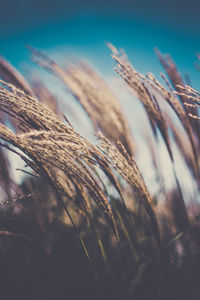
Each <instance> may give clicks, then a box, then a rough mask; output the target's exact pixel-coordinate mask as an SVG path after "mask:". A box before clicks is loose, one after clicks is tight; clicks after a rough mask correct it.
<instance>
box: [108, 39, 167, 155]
mask: <svg viewBox="0 0 200 300" xmlns="http://www.w3.org/2000/svg"><path fill="white" fill-rule="evenodd" d="M108 46H109V48H110V49H111V51H112V53H113V54H112V58H113V59H114V61H115V62H116V65H117V68H115V71H116V72H117V73H118V74H119V75H120V76H121V77H122V78H123V79H124V81H125V82H126V83H127V84H128V86H129V87H130V88H131V89H132V90H133V91H134V92H136V94H137V97H138V98H139V100H140V101H141V102H142V104H143V105H144V108H145V110H146V112H147V115H148V118H149V121H150V124H151V126H152V129H153V132H154V134H156V127H158V128H159V130H160V132H161V134H162V136H163V139H164V142H165V144H166V146H167V149H168V152H169V155H170V157H171V159H172V161H173V155H172V151H171V146H170V140H169V135H168V128H167V124H166V122H165V119H164V117H163V114H162V112H161V109H160V106H159V104H158V101H157V99H156V95H155V94H153V93H152V91H151V86H149V85H148V84H146V81H145V78H144V77H143V76H142V75H141V74H139V73H138V72H137V71H136V70H135V69H134V68H133V67H132V65H131V64H130V62H129V61H128V59H127V56H126V54H125V53H124V52H120V53H119V52H118V51H117V50H116V49H115V48H114V47H113V46H111V45H110V44H109V45H108Z"/></svg>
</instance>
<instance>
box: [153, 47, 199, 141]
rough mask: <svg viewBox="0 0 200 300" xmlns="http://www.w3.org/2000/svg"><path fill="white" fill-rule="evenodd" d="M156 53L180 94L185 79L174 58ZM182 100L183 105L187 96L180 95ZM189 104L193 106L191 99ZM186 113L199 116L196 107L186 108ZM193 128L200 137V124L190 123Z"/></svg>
mask: <svg viewBox="0 0 200 300" xmlns="http://www.w3.org/2000/svg"><path fill="white" fill-rule="evenodd" d="M155 52H156V54H157V56H158V58H159V60H160V63H161V64H162V66H163V68H164V69H165V71H166V73H167V75H168V77H169V79H170V81H171V83H172V85H173V87H174V89H175V90H176V91H177V92H178V93H179V92H181V90H180V86H184V82H183V79H182V78H181V75H180V74H179V72H178V70H177V68H176V65H175V63H174V62H173V60H172V58H171V57H170V55H162V53H161V52H160V51H159V50H158V49H155ZM179 97H180V100H181V102H182V104H183V103H184V102H185V101H186V96H185V95H182V94H181V93H180V94H179ZM188 102H189V103H190V104H193V103H192V102H191V100H190V99H188ZM186 112H187V113H188V114H189V113H190V114H192V115H197V109H196V107H191V106H190V107H189V106H188V107H186ZM190 122H191V125H192V128H193V129H194V131H195V132H196V134H197V135H198V136H199V134H200V128H199V124H197V123H196V122H194V121H193V120H191V121H190Z"/></svg>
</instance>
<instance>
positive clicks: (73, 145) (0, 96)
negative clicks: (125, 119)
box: [0, 82, 121, 236]
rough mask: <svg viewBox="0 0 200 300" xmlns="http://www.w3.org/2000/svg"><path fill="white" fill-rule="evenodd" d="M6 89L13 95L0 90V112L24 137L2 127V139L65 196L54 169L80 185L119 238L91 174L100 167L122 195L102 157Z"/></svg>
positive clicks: (27, 99)
mask: <svg viewBox="0 0 200 300" xmlns="http://www.w3.org/2000/svg"><path fill="white" fill-rule="evenodd" d="M2 83H3V82H2ZM3 84H4V85H5V83H3ZM7 87H9V88H10V89H12V91H9V90H7V89H6V88H4V87H3V86H1V87H0V108H1V109H2V110H3V111H6V112H8V113H9V114H10V115H12V116H13V117H15V118H17V120H18V121H19V123H20V127H21V128H22V130H24V131H25V132H26V133H24V134H19V135H15V134H14V133H13V132H12V131H11V130H9V129H8V128H6V127H5V126H3V125H1V134H0V137H1V139H4V140H5V141H6V142H9V143H11V144H12V145H13V146H15V147H16V148H18V149H20V150H21V151H23V153H25V155H27V156H28V157H29V158H27V157H25V156H24V155H21V157H22V158H23V159H24V160H25V162H26V164H28V165H29V166H30V167H31V168H32V169H33V170H34V171H35V172H36V173H38V174H39V175H42V174H43V177H44V174H45V176H47V177H49V178H50V179H51V181H53V182H54V184H55V185H56V186H57V188H58V190H62V192H64V193H65V194H67V195H68V193H67V190H66V189H65V187H63V185H62V184H61V183H60V182H59V181H58V178H57V176H56V175H57V173H56V171H55V169H58V170H59V172H62V173H64V174H65V176H66V177H67V178H69V179H70V180H71V181H72V180H73V179H75V180H77V181H78V182H80V183H81V184H83V185H84V186H85V187H86V188H87V190H88V192H89V194H90V196H91V197H92V199H93V200H94V201H95V203H96V204H97V205H98V206H99V207H100V208H101V209H103V211H104V213H105V214H106V215H107V217H108V219H109V220H110V223H111V224H112V228H113V230H114V232H115V234H116V236H118V234H117V228H116V224H115V221H114V217H113V214H112V211H111V207H110V204H109V202H108V200H107V198H106V197H105V195H104V194H103V192H102V189H101V186H100V185H99V184H98V180H97V178H96V177H95V173H94V171H93V170H94V168H95V167H97V166H98V167H100V168H101V169H102V170H103V171H104V173H105V174H106V175H107V176H108V177H109V179H110V180H111V181H112V183H113V184H115V186H116V188H117V189H118V191H119V192H121V190H120V187H119V184H118V183H117V181H116V179H115V177H114V175H113V173H112V171H111V169H110V168H109V166H108V163H107V162H106V160H105V159H104V157H103V155H102V154H101V153H100V152H99V151H98V150H97V149H96V148H95V147H94V146H93V145H91V144H90V143H89V142H88V141H87V140H86V139H84V138H83V137H81V136H80V135H79V134H78V133H77V132H75V131H74V130H73V129H72V128H69V127H67V126H66V125H65V124H64V123H62V122H61V121H60V120H59V119H58V118H57V117H56V115H54V113H53V112H51V111H49V110H48V109H47V108H46V107H45V106H43V105H42V104H40V103H39V102H37V101H36V100H35V99H33V98H31V97H30V96H28V95H26V94H24V93H23V92H21V91H19V90H16V88H15V87H13V86H12V85H7ZM33 129H37V130H33ZM68 196H69V195H68Z"/></svg>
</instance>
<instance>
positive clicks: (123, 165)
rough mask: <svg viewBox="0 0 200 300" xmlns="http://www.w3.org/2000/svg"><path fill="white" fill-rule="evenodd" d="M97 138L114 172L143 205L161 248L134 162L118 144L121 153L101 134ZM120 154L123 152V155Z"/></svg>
mask: <svg viewBox="0 0 200 300" xmlns="http://www.w3.org/2000/svg"><path fill="white" fill-rule="evenodd" d="M99 137H100V140H101V150H102V151H103V152H104V153H105V154H106V155H107V157H108V158H109V161H110V163H111V164H112V165H113V166H114V168H115V169H116V171H117V172H118V173H119V174H120V175H121V176H122V177H123V178H124V180H125V181H126V182H127V183H129V184H130V185H131V187H132V188H133V191H134V193H135V194H136V195H137V198H138V199H139V200H140V201H141V202H142V203H143V205H144V207H145V209H146V211H147V213H148V215H149V217H150V220H151V224H152V230H153V233H154V236H155V239H156V242H157V244H158V246H159V247H161V240H160V232H159V227H158V222H157V218H156V214H155V211H154V208H153V204H152V201H151V197H150V195H149V192H148V189H147V187H146V184H145V182H144V179H143V177H142V174H141V173H140V171H139V169H138V166H137V164H136V162H135V160H134V159H133V158H131V157H130V156H129V155H128V153H127V152H126V150H125V148H124V147H123V146H122V145H121V144H120V143H119V147H121V151H119V150H118V149H117V148H116V147H115V146H114V145H112V144H111V143H110V142H109V141H108V140H107V139H106V138H105V137H104V136H102V135H101V134H100V135H99ZM121 152H123V154H122V153H121Z"/></svg>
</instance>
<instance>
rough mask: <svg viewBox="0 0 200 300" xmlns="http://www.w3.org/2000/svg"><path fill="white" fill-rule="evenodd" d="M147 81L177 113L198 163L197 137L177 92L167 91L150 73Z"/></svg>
mask: <svg viewBox="0 0 200 300" xmlns="http://www.w3.org/2000/svg"><path fill="white" fill-rule="evenodd" d="M162 77H163V76H162ZM163 78H164V80H165V81H166V78H165V77H163ZM145 80H146V81H147V82H148V84H150V85H151V86H152V88H153V89H155V90H156V91H157V92H158V93H159V94H160V96H161V97H162V98H164V99H165V100H166V101H167V102H168V104H169V105H170V106H171V108H172V109H173V110H174V112H175V113H176V115H177V117H178V118H179V120H180V122H181V124H182V126H183V128H184V129H185V131H186V134H187V136H188V139H189V141H190V143H191V146H192V151H193V156H194V159H195V160H196V161H197V160H198V153H197V150H196V142H195V137H194V134H193V130H192V126H191V124H190V122H189V119H188V116H187V113H186V112H185V110H184V108H183V106H182V105H181V103H180V101H179V99H178V98H177V96H176V94H175V92H174V91H173V90H167V89H166V88H165V87H164V86H163V85H162V84H161V83H160V82H159V81H158V80H157V79H156V78H155V77H154V75H153V74H151V73H149V74H148V75H147V76H146V78H145ZM195 169H196V171H195V173H196V175H197V176H199V175H198V168H197V166H196V167H195Z"/></svg>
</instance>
